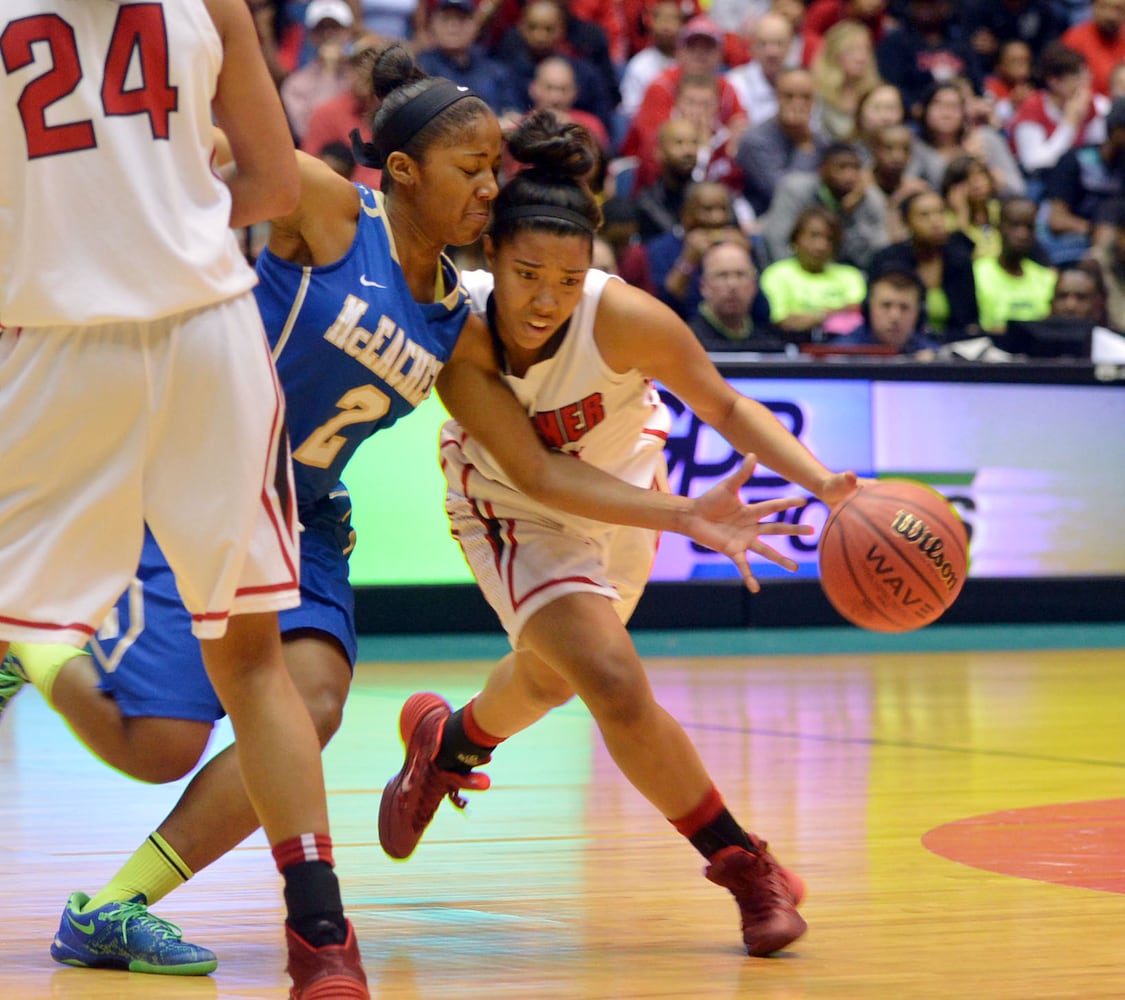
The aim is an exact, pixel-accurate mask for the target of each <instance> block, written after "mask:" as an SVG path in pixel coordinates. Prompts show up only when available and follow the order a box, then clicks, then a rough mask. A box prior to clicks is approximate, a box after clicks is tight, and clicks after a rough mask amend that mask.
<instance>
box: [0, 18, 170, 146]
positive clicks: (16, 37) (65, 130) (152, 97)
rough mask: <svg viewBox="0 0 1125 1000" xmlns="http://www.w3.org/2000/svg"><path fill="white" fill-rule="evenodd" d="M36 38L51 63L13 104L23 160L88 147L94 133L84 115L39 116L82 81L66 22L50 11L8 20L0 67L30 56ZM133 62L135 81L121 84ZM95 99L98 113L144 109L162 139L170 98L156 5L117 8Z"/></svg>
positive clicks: (12, 68) (0, 42) (14, 67)
mask: <svg viewBox="0 0 1125 1000" xmlns="http://www.w3.org/2000/svg"><path fill="white" fill-rule="evenodd" d="M36 44H42V45H45V46H46V48H47V51H48V54H49V56H50V62H51V67H50V69H48V70H47V71H46V72H45V73H41V74H40V75H39V76H37V77H35V78H34V79H33V80H31V81H29V82H28V84H27V86H25V87H24V88H23V92H22V93H21V94H20V97H19V100H18V101H17V103H16V106H17V108H18V109H19V113H20V119H21V120H22V121H23V130H24V135H25V137H26V139H27V156H28V159H31V160H34V159H38V158H39V157H43V156H57V155H58V154H60V153H73V152H75V151H77V150H80V149H93V148H94V147H95V146H97V138H96V135H95V132H94V123H93V122H92V121H91V120H89V119H81V120H79V121H71V122H59V123H57V124H53V125H49V124H48V123H47V109H48V108H49V107H51V105H52V104H55V103H56V102H58V101H61V100H62V99H63V98H65V97H67V96H68V95H69V94H72V93H73V92H74V91H75V89H76V88H77V87H78V85H79V84H80V83H81V82H82V76H83V70H82V64H81V60H80V58H79V55H78V43H77V40H76V39H75V36H74V29H73V28H72V27H71V26H70V25H69V24H68V23H67V22H66V21H65V20H63V18H61V17H59V15H57V14H35V15H32V16H31V17H24V18H20V19H19V20H16V21H12V22H10V23H9V24H8V26H7V27H6V28H5V29H4V33H3V34H0V58H2V59H3V62H4V69H5V71H7V72H8V73H15V72H17V71H18V70H21V69H24V68H26V67H27V66H30V65H31V64H32V63H34V62H36V61H37V59H36V52H35V46H36ZM134 62H135V63H136V72H137V77H138V79H139V81H140V84H139V86H135V87H129V86H127V80H128V76H129V70H130V67H131V66H133V64H134ZM101 99H102V107H103V109H104V110H105V113H106V115H109V116H112V115H148V120H149V125H150V126H151V128H152V137H153V138H154V139H167V138H168V136H169V134H170V132H169V119H170V117H171V114H172V112H173V111H175V110H176V107H177V100H178V97H177V90H176V88H175V87H173V86H172V85H171V84H170V83H169V80H168V33H167V30H166V27H165V24H164V8H163V7H161V5H160V4H157V3H138V4H129V5H128V6H124V7H122V8H121V10H120V11H119V12H118V15H117V23H116V24H115V25H114V27H113V36H112V38H111V39H110V42H109V51H108V52H107V53H106V56H105V65H104V67H103V69H102V87H101Z"/></svg>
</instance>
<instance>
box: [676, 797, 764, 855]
mask: <svg viewBox="0 0 1125 1000" xmlns="http://www.w3.org/2000/svg"><path fill="white" fill-rule="evenodd" d="M688 840H689V841H691V846H692V847H694V848H695V849H696V850H697V851H699V853H700V854H702V855H703V856H704V857H705V858H707V860H708V861H710V860H711V858H713V857H714V856H715V855H716V854H718V853H719V851H721V850H722V849H723V848H724V847H744V848H746V850H748V851H753V850H754V847H753V845H752V844H751V843H750V838H749V837H748V836H747V835H746V831H745V830H743V829H742V827H740V826H739V825H738V821H737V820H736V819H735V818H734V817H733V816H732V815H731V814H730V811H729V810H727V809H724V810H723V811H722V812H721V813H719V815H718V816H716V817H715V818H714V819H713V820H711V822H710V823H708V824H707V825H706V826H705V827H703V828H702V829H701V830H699V831H697V832H696V833H695V834H694V835H693V836H691V837H688Z"/></svg>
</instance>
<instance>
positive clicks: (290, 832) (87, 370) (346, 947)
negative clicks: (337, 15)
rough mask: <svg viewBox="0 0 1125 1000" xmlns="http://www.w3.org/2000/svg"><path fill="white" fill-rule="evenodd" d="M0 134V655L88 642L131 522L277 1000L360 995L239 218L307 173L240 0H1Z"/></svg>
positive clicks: (292, 525)
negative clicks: (244, 841)
mask: <svg viewBox="0 0 1125 1000" xmlns="http://www.w3.org/2000/svg"><path fill="white" fill-rule="evenodd" d="M212 115H213V116H214V119H215V120H216V121H217V122H218V123H219V125H220V126H221V127H222V128H223V129H224V130H225V132H226V133H227V135H228V137H229V139H230V142H231V147H232V151H233V164H232V166H231V167H230V168H229V169H228V170H226V171H225V172H224V174H223V175H222V176H220V175H219V174H218V173H217V172H215V171H214V170H213V169H212V165H211V161H212V154H213V140H212V132H211V127H212ZM0 135H3V136H4V142H5V148H4V155H3V156H2V157H0V468H2V469H3V475H2V476H0V552H3V557H4V572H3V573H2V574H0V654H2V653H5V652H6V651H7V647H8V643H9V641H10V640H15V639H18V640H23V641H31V642H35V641H39V642H43V641H54V642H58V641H64V642H70V643H77V644H81V643H83V642H85V641H86V640H87V639H88V638H89V637H90V636H91V635H92V634H93V632H94V629H95V628H96V627H97V626H98V624H99V623H100V622H101V621H102V619H103V618H104V617H105V615H106V613H107V612H108V610H109V609H110V608H111V607H112V606H113V604H114V602H115V601H116V600H117V598H118V596H119V595H120V594H121V593H122V592H123V591H124V590H125V588H126V587H127V586H128V584H129V582H130V580H131V579H132V576H133V573H134V570H135V569H136V565H137V560H138V557H139V555H140V551H141V544H142V539H143V536H144V526H145V524H146V523H147V524H148V525H149V527H150V528H151V530H152V533H153V535H154V536H155V537H156V539H157V540H158V541H159V543H160V546H161V548H162V550H163V551H164V553H165V555H166V556H167V558H168V561H169V564H170V565H171V567H172V569H173V570H174V572H175V576H176V582H177V586H178V589H179V592H180V594H181V596H182V598H183V601H184V604H185V606H186V607H187V609H188V611H190V612H191V615H192V631H193V632H194V633H195V635H196V636H197V637H198V638H199V640H200V641H201V648H202V651H203V658H204V662H205V664H206V668H207V672H208V675H209V676H210V678H211V681H212V683H213V685H214V687H215V690H216V692H217V694H218V695H219V698H220V700H221V702H222V704H223V706H224V707H225V708H226V710H227V712H228V714H229V715H230V717H231V721H232V724H233V726H234V730H235V733H236V735H237V737H238V740H239V747H240V754H239V762H240V765H241V769H242V773H243V777H244V779H245V783H246V787H247V789H248V792H249V794H250V797H251V800H252V802H253V804H254V807H255V810H256V811H257V813H258V815H259V816H260V818H261V820H262V824H263V826H264V828H265V830H266V834H267V836H268V838H269V841H270V844H271V845H272V847H273V850H274V856H275V859H276V861H277V864H278V867H279V869H280V870H281V871H282V874H283V876H284V879H285V894H286V902H287V910H288V919H287V922H286V936H287V940H288V942H289V946H290V971H291V973H292V974H293V976H294V988H293V994H292V996H293V997H294V998H302V1000H308V998H312V997H325V996H332V997H336V998H339V997H354V998H360V997H367V996H368V992H367V988H366V984H365V980H364V976H363V972H362V968H361V965H360V962H359V953H358V949H357V948H356V946H355V940H354V934H353V933H352V932H351V928H350V925H349V924H348V922H347V921H346V919H345V917H344V914H343V907H342V904H341V902H340V890H339V884H338V882H337V879H336V876H335V873H334V872H333V870H332V867H331V863H332V853H331V839H330V837H329V834H328V815H327V807H326V801H325V795H324V779H323V775H322V772H321V765H320V748H319V744H318V741H317V737H316V732H315V730H314V728H313V725H312V721H311V719H310V718H309V715H308V712H307V711H306V709H305V707H304V705H303V703H302V701H301V699H300V696H299V695H298V693H297V690H296V688H295V686H294V684H293V682H292V680H291V679H290V677H289V674H288V672H287V671H286V669H285V663H284V661H283V659H282V655H281V643H280V634H279V629H278V623H277V612H278V610H280V609H283V608H289V607H293V606H294V605H295V604H297V603H298V601H299V591H298V580H297V575H298V574H297V538H296V516H295V509H294V504H293V498H292V471H291V467H290V463H289V458H288V451H287V444H286V436H285V431H284V406H283V401H282V398H281V392H280V389H279V386H278V384H277V378H276V375H275V372H274V369H273V366H272V364H271V362H270V356H269V345H268V343H267V342H266V338H265V335H264V331H263V329H262V325H261V321H260V318H259V317H258V312H257V309H256V306H255V303H254V299H253V296H252V293H251V291H250V289H251V288H252V286H253V284H254V276H253V273H252V272H251V271H250V269H249V268H248V267H247V265H246V263H245V261H243V260H242V259H241V256H240V254H239V251H238V246H237V242H236V240H235V238H234V237H233V235H232V233H231V228H230V227H231V226H243V225H247V224H250V223H253V222H258V221H262V220H265V219H268V218H271V217H273V216H277V215H281V214H284V213H285V212H287V211H289V210H290V209H291V208H292V206H293V205H294V203H295V200H296V197H297V190H298V176H297V171H296V166H295V159H294V153H293V146H292V140H291V138H290V136H289V131H288V127H287V124H286V121H285V116H284V112H283V111H282V109H281V104H280V99H279V97H278V95H277V93H276V90H275V89H274V88H273V85H272V83H271V81H270V78H269V75H268V73H267V71H266V68H265V64H264V61H263V59H262V57H261V51H260V49H259V46H258V42H257V36H256V33H255V31H254V26H253V22H252V20H251V18H250V15H249V12H248V10H247V8H246V5H245V3H244V2H243V0H176V2H174V3H155V2H153V3H129V2H120V3H117V2H112V3H111V2H107V0H82V2H75V0H6V2H5V4H4V23H3V27H2V28H0ZM142 902H143V901H142ZM78 919H82V918H81V917H79V918H78ZM99 919H100V920H112V921H130V920H133V919H134V910H132V909H129V908H128V906H125V907H122V908H121V909H120V911H119V912H117V913H116V914H113V915H102V916H100V917H99ZM130 933H135V934H136V935H144V934H147V935H149V936H150V937H153V938H161V939H174V938H175V935H172V934H170V933H169V932H168V930H167V928H166V927H165V928H161V927H160V926H159V925H158V924H154V923H153V922H152V921H150V920H147V919H144V918H141V919H139V920H138V921H137V922H136V923H135V925H134V926H131V928H130Z"/></svg>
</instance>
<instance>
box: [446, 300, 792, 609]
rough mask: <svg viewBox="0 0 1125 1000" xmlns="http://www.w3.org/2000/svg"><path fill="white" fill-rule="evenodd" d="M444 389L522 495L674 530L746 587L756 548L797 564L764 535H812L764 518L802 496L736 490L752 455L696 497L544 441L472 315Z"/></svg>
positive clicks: (449, 405)
mask: <svg viewBox="0 0 1125 1000" xmlns="http://www.w3.org/2000/svg"><path fill="white" fill-rule="evenodd" d="M437 390H438V394H439V395H440V396H441V399H442V402H443V403H444V404H445V407H446V409H448V410H449V412H450V414H451V415H452V416H453V417H454V418H455V419H456V420H457V422H458V423H459V424H460V425H461V426H462V427H463V428H464V429H465V430H466V431H467V432H468V433H469V435H470V436H472V437H473V438H475V439H476V440H477V441H479V442H480V443H481V444H482V445H483V446H484V447H485V448H487V449H488V451H489V453H490V454H491V455H492V457H493V458H494V459H495V460H496V461H497V463H498V464H499V465H500V467H501V468H502V469H503V470H504V472H505V473H506V474H507V476H508V477H509V479H511V481H512V483H513V485H514V486H515V487H516V489H517V490H519V491H520V492H521V493H523V494H525V495H526V496H529V497H531V498H532V499H534V500H537V501H539V502H540V503H543V504H546V505H548V506H551V507H555V508H557V509H559V510H563V511H566V512H568V513H571V514H578V515H581V516H583V517H588V518H592V519H594V520H598V521H607V522H610V523H615V524H628V525H635V526H637V527H642V528H650V529H653V530H657V531H675V532H678V533H679V534H683V535H687V536H688V537H689V538H692V539H694V540H695V541H697V542H699V543H700V544H702V545H705V546H707V547H708V548H712V549H714V550H716V551H718V552H721V553H723V554H725V555H727V556H728V557H730V558H731V559H732V560H733V561H734V563H735V564H736V565H737V566H738V568H739V571H740V572H741V574H742V577H743V580H744V581H745V583H746V585H747V586H748V587H749V588H750V589H751V590H754V591H756V590H757V589H758V584H757V581H756V580H755V579H754V577H753V574H752V573H751V572H750V569H749V566H748V565H747V562H746V551H747V550H752V551H754V552H757V553H758V554H759V555H762V556H764V557H765V558H767V559H771V560H772V561H774V562H776V563H778V564H779V565H781V566H784V567H786V568H787V569H791V570H792V569H795V568H796V564H795V563H794V562H793V561H792V560H790V559H786V558H785V557H783V556H781V555H780V554H778V553H777V552H775V551H774V550H773V549H771V548H769V547H768V546H767V545H765V544H764V543H763V542H761V541H760V539H759V536H760V535H781V534H786V535H793V534H807V533H808V532H809V531H811V528H808V529H806V528H805V527H798V526H796V525H790V524H784V523H778V522H771V523H768V524H762V523H760V522H761V521H762V519H763V518H767V517H771V516H772V515H774V514H776V513H778V512H779V511H782V510H786V509H788V508H790V507H794V506H797V505H798V504H799V503H801V502H802V501H801V500H800V499H799V498H781V499H777V500H769V501H766V502H764V503H757V504H743V503H742V501H741V500H740V499H739V496H738V490H739V487H741V486H742V485H743V484H744V483H745V482H746V480H747V479H748V478H749V477H750V473H751V471H752V470H753V467H754V458H753V456H747V460H746V461H745V462H744V463H743V465H742V466H741V468H740V469H739V470H738V471H737V472H736V473H734V474H733V475H731V476H728V477H727V478H726V479H724V480H723V481H722V482H721V483H720V484H719V485H718V486H716V487H714V488H713V489H712V490H710V491H709V492H708V493H707V494H705V495H704V496H702V497H698V498H695V499H689V498H688V497H682V496H678V495H676V494H671V493H661V492H658V491H656V490H646V489H639V488H637V487H635V486H631V485H630V484H628V483H625V482H623V481H622V480H620V479H618V478H616V477H615V476H611V475H609V474H608V473H605V472H603V471H601V470H600V469H597V468H595V467H594V466H592V465H589V464H588V463H586V462H583V461H581V460H580V459H578V458H575V457H574V456H572V455H567V454H564V453H562V452H558V451H553V450H551V449H549V448H547V447H546V445H544V443H543V442H542V441H541V440H540V438H539V436H538V435H537V434H536V433H535V431H534V429H533V427H532V424H531V420H530V419H529V417H528V415H527V413H526V412H525V411H524V409H523V407H522V406H521V405H520V403H519V401H518V400H517V399H516V397H515V396H514V395H513V394H512V392H511V390H510V389H509V388H508V387H507V385H506V384H505V383H504V382H503V380H502V379H501V377H500V375H499V373H498V371H497V369H496V363H495V356H494V354H493V349H492V343H491V338H490V336H489V334H488V330H487V329H486V328H485V326H484V324H483V323H482V322H481V321H480V320H479V319H478V318H477V317H471V318H470V320H469V321H468V323H467V324H466V327H465V330H464V332H463V333H462V334H461V337H460V339H459V340H458V343H457V347H456V349H455V350H454V352H453V356H452V357H451V358H450V360H449V361H448V362H447V363H446V365H445V367H444V368H443V369H442V372H441V374H440V375H439V376H438V381H437Z"/></svg>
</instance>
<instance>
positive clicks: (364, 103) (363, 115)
mask: <svg viewBox="0 0 1125 1000" xmlns="http://www.w3.org/2000/svg"><path fill="white" fill-rule="evenodd" d="M364 42H373V36H370V35H368V36H366V37H365V39H364ZM376 51H377V50H376V48H375V47H374V44H372V45H363V47H361V48H360V49H359V50H358V51H357V52H356V53H355V54H354V55H352V56H351V58H350V60H349V63H350V71H351V82H350V84H349V86H348V89H347V90H345V91H344V92H343V93H342V94H339V95H338V96H336V97H332V98H329V99H328V100H327V101H323V102H321V103H320V104H318V105H317V106H316V107H315V108H313V111H312V114H311V115H310V116H309V124H308V127H307V128H306V130H305V134H304V136H302V138H301V149H302V151H303V152H306V153H308V154H309V155H310V156H320V154H321V151H322V150H324V149H326V148H327V147H328V146H330V145H332V144H333V143H343V144H344V145H346V146H349V147H350V146H351V134H352V130H353V129H359V134H360V138H362V139H363V141H364V142H370V141H371V115H372V114H373V113H374V112H375V109H376V107H377V102H376V100H375V94H374V93H373V92H372V90H371V69H370V66H371V60H372V59H374V57H375V54H376ZM382 176H383V172H382V171H381V170H373V169H371V168H370V167H364V166H359V165H357V166H355V168H354V169H353V170H352V176H351V179H352V180H353V181H358V182H359V183H360V184H366V185H367V186H368V187H369V188H371V189H372V190H373V191H378V190H379V183H380V181H381V180H382Z"/></svg>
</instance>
